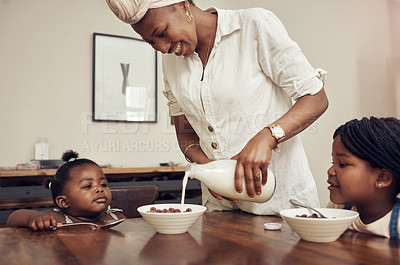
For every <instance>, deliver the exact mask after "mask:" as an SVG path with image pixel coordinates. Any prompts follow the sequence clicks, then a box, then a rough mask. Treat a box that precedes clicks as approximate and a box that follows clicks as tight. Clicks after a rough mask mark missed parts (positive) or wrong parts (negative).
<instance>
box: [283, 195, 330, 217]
mask: <svg viewBox="0 0 400 265" xmlns="http://www.w3.org/2000/svg"><path fill="white" fill-rule="evenodd" d="M289 202H290V203H291V204H293V205H296V206H300V207H303V208H307V209H309V210H311V211H314V212H316V213H317V214H319V217H321V218H327V217H326V216H325V215H323V214H322V213H320V212H319V211H318V210H316V209H314V208H312V207H310V206H308V205H305V204H302V203H301V202H299V201H297V200H295V199H290V200H289Z"/></svg>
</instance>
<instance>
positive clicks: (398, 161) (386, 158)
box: [333, 117, 400, 178]
mask: <svg viewBox="0 0 400 265" xmlns="http://www.w3.org/2000/svg"><path fill="white" fill-rule="evenodd" d="M339 134H340V138H341V140H342V142H343V144H344V146H345V147H346V148H347V149H348V150H349V151H350V152H351V153H352V154H354V155H355V156H357V157H359V158H361V159H363V160H366V161H368V162H369V163H370V164H371V166H372V167H375V168H385V169H387V170H388V171H390V172H392V174H394V175H395V176H396V177H397V178H400V120H398V119H396V118H375V117H370V118H369V119H368V118H363V119H361V120H356V119H354V120H351V121H348V122H346V123H345V124H344V125H342V126H340V127H339V128H337V129H336V131H335V133H334V134H333V138H335V137H336V136H338V135H339Z"/></svg>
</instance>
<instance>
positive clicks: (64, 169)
mask: <svg viewBox="0 0 400 265" xmlns="http://www.w3.org/2000/svg"><path fill="white" fill-rule="evenodd" d="M78 156H79V154H78V153H77V152H74V151H72V150H67V151H65V152H64V153H63V154H62V160H63V161H65V162H66V163H65V164H63V165H62V166H61V167H60V168H59V169H58V170H57V172H56V175H55V176H54V178H53V179H52V180H51V182H50V188H51V195H52V197H53V201H54V203H55V205H57V203H56V198H57V196H59V195H62V194H63V193H64V189H65V186H66V184H67V183H68V181H69V180H70V179H71V174H70V172H71V170H72V169H73V168H76V167H80V166H83V165H93V166H97V167H98V166H99V165H98V164H97V163H95V162H94V161H92V160H89V159H85V158H80V159H78Z"/></svg>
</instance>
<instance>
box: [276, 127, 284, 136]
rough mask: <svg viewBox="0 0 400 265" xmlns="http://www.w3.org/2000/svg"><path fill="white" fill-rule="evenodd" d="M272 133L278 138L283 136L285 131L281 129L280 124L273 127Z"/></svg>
mask: <svg viewBox="0 0 400 265" xmlns="http://www.w3.org/2000/svg"><path fill="white" fill-rule="evenodd" d="M274 134H275V135H276V136H277V137H279V138H282V137H283V136H285V132H284V131H283V129H282V128H281V127H280V126H275V127H274Z"/></svg>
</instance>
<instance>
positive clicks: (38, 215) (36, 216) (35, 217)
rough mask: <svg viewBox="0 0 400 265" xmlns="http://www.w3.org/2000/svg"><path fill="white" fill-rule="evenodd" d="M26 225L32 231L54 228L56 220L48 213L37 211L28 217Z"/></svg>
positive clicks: (55, 227)
mask: <svg viewBox="0 0 400 265" xmlns="http://www.w3.org/2000/svg"><path fill="white" fill-rule="evenodd" d="M28 227H29V228H30V229H31V230H33V231H44V230H55V229H57V220H56V218H55V217H54V216H51V215H50V214H48V213H45V212H41V211H37V212H34V213H33V214H32V215H31V216H30V217H29V219H28Z"/></svg>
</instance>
